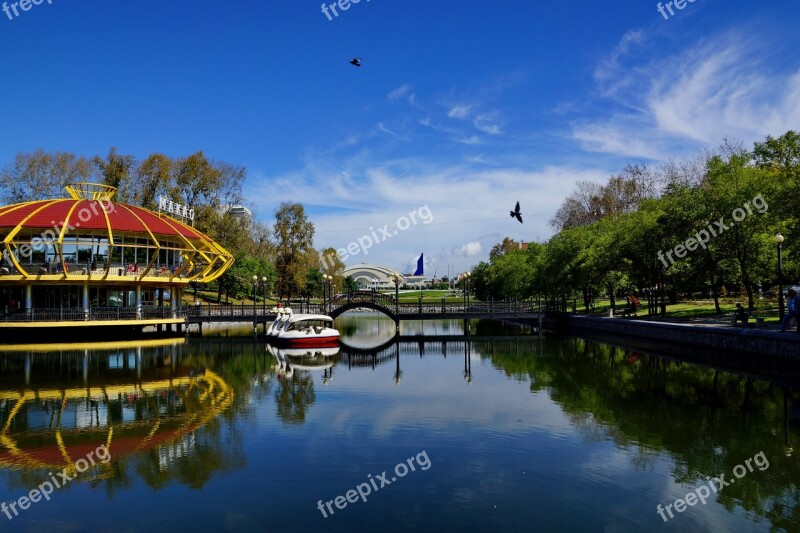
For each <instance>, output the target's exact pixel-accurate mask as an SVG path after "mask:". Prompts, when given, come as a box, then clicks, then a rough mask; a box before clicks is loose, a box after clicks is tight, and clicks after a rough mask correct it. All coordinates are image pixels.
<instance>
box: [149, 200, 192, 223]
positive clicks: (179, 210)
mask: <svg viewBox="0 0 800 533" xmlns="http://www.w3.org/2000/svg"><path fill="white" fill-rule="evenodd" d="M158 210H159V211H163V212H164V213H169V214H170V215H176V216H179V217H183V218H187V219H189V220H191V221H192V222H194V209H193V208H190V207H189V206H187V205H181V204H179V203H178V202H173V201H172V200H170V199H169V198H164V197H163V196H159V197H158Z"/></svg>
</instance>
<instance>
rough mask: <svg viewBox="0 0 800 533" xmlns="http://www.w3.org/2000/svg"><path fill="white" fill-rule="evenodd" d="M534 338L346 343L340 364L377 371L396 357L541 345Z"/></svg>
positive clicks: (425, 338)
mask: <svg viewBox="0 0 800 533" xmlns="http://www.w3.org/2000/svg"><path fill="white" fill-rule="evenodd" d="M538 342H539V340H538V338H537V337H531V336H483V335H396V336H395V337H393V338H392V339H390V340H388V341H387V342H385V343H383V344H381V345H379V346H371V347H369V348H360V347H355V346H350V345H348V344H346V343H344V342H342V343H341V344H340V349H339V355H338V357H339V361H341V362H342V363H347V365H348V367H359V366H369V367H373V368H374V367H376V366H378V365H381V364H383V363H387V362H389V361H391V360H393V359H396V358H397V357H399V356H401V355H403V356H409V355H414V356H417V357H424V356H425V354H426V353H427V352H432V353H441V354H442V355H443V356H444V357H447V356H448V355H450V354H453V355H465V354H466V355H469V354H471V352H472V349H473V347H475V346H476V345H478V346H480V348H482V349H486V351H487V352H488V353H489V354H493V353H494V347H495V346H500V345H503V346H509V345H515V344H525V345H528V344H532V343H538Z"/></svg>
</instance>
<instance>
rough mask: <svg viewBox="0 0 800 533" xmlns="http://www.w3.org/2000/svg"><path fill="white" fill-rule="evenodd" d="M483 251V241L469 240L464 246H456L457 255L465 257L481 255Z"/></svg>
mask: <svg viewBox="0 0 800 533" xmlns="http://www.w3.org/2000/svg"><path fill="white" fill-rule="evenodd" d="M481 252H483V248H482V247H481V243H479V242H478V241H473V242H468V243H467V244H465V245H464V246H461V247H460V248H456V250H455V255H459V256H463V257H475V256H477V255H480V254H481Z"/></svg>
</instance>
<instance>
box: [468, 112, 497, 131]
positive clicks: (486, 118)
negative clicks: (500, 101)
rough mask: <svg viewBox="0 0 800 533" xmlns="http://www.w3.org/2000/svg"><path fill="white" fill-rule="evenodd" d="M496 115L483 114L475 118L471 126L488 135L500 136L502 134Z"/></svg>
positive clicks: (494, 113)
mask: <svg viewBox="0 0 800 533" xmlns="http://www.w3.org/2000/svg"><path fill="white" fill-rule="evenodd" d="M497 115H498V114H497V113H496V112H493V113H484V114H482V115H478V116H477V117H475V120H474V121H473V124H474V125H475V127H476V128H477V129H479V130H480V131H482V132H484V133H488V134H489V135H500V134H501V133H503V129H502V124H501V123H500V122H499V121H498V119H497Z"/></svg>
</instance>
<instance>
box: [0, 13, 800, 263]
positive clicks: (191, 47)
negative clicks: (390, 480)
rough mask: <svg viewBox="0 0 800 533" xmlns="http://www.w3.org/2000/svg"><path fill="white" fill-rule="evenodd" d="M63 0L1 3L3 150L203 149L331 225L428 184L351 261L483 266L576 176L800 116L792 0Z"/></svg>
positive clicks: (1, 156)
mask: <svg viewBox="0 0 800 533" xmlns="http://www.w3.org/2000/svg"><path fill="white" fill-rule="evenodd" d="M51 1H52V3H51V4H48V3H47V2H48V0H44V3H42V4H41V5H38V6H32V7H31V9H30V10H29V11H27V12H22V11H18V12H19V16H16V17H14V16H13V11H12V12H11V13H12V19H11V20H10V19H9V17H8V16H6V15H5V14H4V13H3V12H2V11H0V47H1V49H2V50H3V54H2V60H1V62H0V65H1V66H2V83H0V164H5V163H8V162H10V161H11V160H12V158H13V156H14V154H16V153H17V152H19V151H30V150H34V149H36V148H43V149H45V150H66V151H73V152H76V153H79V154H83V155H94V154H98V153H100V154H105V153H106V152H107V151H108V148H109V147H110V146H112V145H113V146H117V147H118V148H119V150H120V151H121V152H123V153H132V154H135V155H136V156H138V157H140V158H141V157H145V156H146V155H148V154H149V153H151V152H156V151H158V152H164V153H167V154H169V155H171V156H175V157H178V156H182V155H186V154H189V153H192V152H195V151H197V150H204V151H205V152H206V154H207V155H208V156H209V157H211V158H212V159H216V160H223V161H228V162H231V163H235V164H239V165H243V166H245V167H246V168H247V169H248V172H249V178H248V182H247V185H246V196H247V200H248V202H250V203H251V204H252V206H253V207H254V208H255V212H256V214H257V216H258V217H259V218H261V219H263V220H265V221H270V220H272V216H273V211H274V209H275V207H276V206H277V205H278V204H279V203H280V202H282V201H287V200H291V201H299V202H302V203H303V204H304V205H305V206H306V209H307V212H308V213H309V216H310V218H311V220H312V221H313V222H314V223H315V224H316V228H317V236H316V239H315V245H316V246H317V247H318V248H322V247H327V246H334V247H336V248H344V247H346V246H347V245H348V244H349V243H350V242H351V241H354V240H356V239H358V238H359V237H361V236H364V235H368V234H370V233H371V232H370V228H382V227H384V226H385V225H388V226H389V229H390V230H391V229H393V228H395V227H396V221H397V220H398V219H399V218H400V217H403V216H407V215H408V213H409V212H412V211H417V210H418V209H419V208H420V207H421V206H424V205H427V206H428V207H429V208H430V212H431V214H432V217H433V222H432V223H430V224H417V225H412V226H411V227H409V228H408V229H406V230H404V231H398V232H397V235H394V236H393V237H392V238H391V239H389V240H387V241H385V242H382V243H380V244H376V245H375V246H373V247H372V248H371V249H370V250H369V255H367V256H365V255H364V254H362V253H359V254H358V255H356V256H355V257H352V258H349V259H348V260H347V263H348V264H355V263H359V262H363V261H370V262H377V263H382V264H386V265H388V266H392V267H395V268H400V269H402V270H403V271H409V270H412V269H413V266H412V265H413V262H414V259H415V257H416V256H417V255H418V254H419V252H421V251H424V252H426V259H427V268H426V274H428V275H432V274H433V272H434V271H436V272H438V274H439V275H440V276H441V275H442V274H444V273H446V272H447V269H448V266H447V265H448V264H453V265H455V266H454V268H455V269H456V270H457V271H461V270H465V269H467V268H468V267H469V266H470V265H472V264H475V263H477V262H478V261H479V260H482V259H485V258H486V257H487V256H488V251H489V249H490V248H491V246H492V245H493V244H494V243H495V242H498V241H500V240H501V239H502V238H503V237H504V236H510V237H512V238H514V239H516V240H525V241H533V240H545V239H547V238H548V237H549V236H550V235H551V233H552V231H551V230H550V228H549V227H548V226H547V222H548V220H549V219H550V217H551V216H552V214H553V212H554V211H555V210H556V209H557V207H558V205H559V204H560V202H561V201H562V200H563V198H564V197H565V196H566V195H568V194H569V193H570V192H571V191H572V189H573V186H574V184H575V182H576V181H579V180H593V181H601V182H602V181H604V180H606V179H607V178H608V177H609V176H610V175H612V174H613V173H617V172H619V171H621V170H622V168H623V167H624V166H625V165H626V164H628V163H646V164H648V165H651V166H658V165H659V164H661V163H662V162H664V161H666V160H668V159H670V158H683V157H691V156H694V155H695V154H697V153H698V152H699V151H700V150H703V149H706V148H711V147H714V146H717V145H718V144H719V143H720V142H721V141H722V140H723V137H728V138H730V139H735V140H738V141H741V142H744V143H745V144H746V145H751V144H752V142H753V141H754V140H759V139H762V138H763V137H764V136H765V135H767V134H774V135H779V134H781V133H783V132H785V131H786V130H788V129H798V128H800V55H798V54H797V50H798V49H799V48H800V46H798V45H800V42H799V41H800V32H798V31H797V28H798V26H799V25H800V7H799V6H798V4H797V3H796V2H792V1H789V0H770V1H769V2H765V3H753V2H746V1H744V0H732V1H723V0H697V1H696V2H694V3H687V4H686V7H685V8H684V9H683V10H674V11H675V15H674V16H672V17H671V18H669V19H668V20H665V19H664V17H663V16H662V15H661V14H659V12H658V10H657V6H656V4H657V2H651V1H649V0H646V1H645V0H637V1H635V2H634V1H628V0H619V1H617V2H600V1H598V2H586V1H580V2H579V1H576V0H565V1H562V2H522V1H511V0H509V1H505V2H494V3H490V2H474V1H473V2H470V1H462V2H455V1H449V0H443V1H438V0H437V1H435V2H423V1H419V0H405V1H401V0H370V1H368V0H362V1H361V2H360V3H358V4H352V5H351V6H350V8H349V9H348V10H347V11H344V12H341V11H339V16H338V17H335V18H333V20H328V18H327V17H326V16H325V15H324V14H323V13H322V10H321V7H320V3H321V2H319V1H314V2H306V1H303V0H290V1H284V2H276V1H272V0H270V1H260V2H256V1H248V0H241V1H238V2H235V3H234V2H230V3H225V2H208V1H204V0H195V1H193V2H185V1H172V2H163V1H162V2H155V1H150V0H137V1H136V2H133V1H128V2H109V1H107V0H82V1H81V2H72V1H68V0H51ZM328 3H329V4H330V3H332V2H328ZM0 5H2V4H0ZM337 11H338V10H337ZM353 57H361V58H363V66H362V67H361V68H356V67H353V66H351V65H349V64H348V61H349V60H350V59H351V58H353ZM517 200H519V201H520V202H521V204H522V212H523V216H524V217H525V223H524V224H523V225H520V224H519V223H518V222H515V221H514V220H512V219H511V218H510V217H509V216H508V211H509V210H510V209H511V208H513V205H514V203H515V202H516V201H517Z"/></svg>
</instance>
